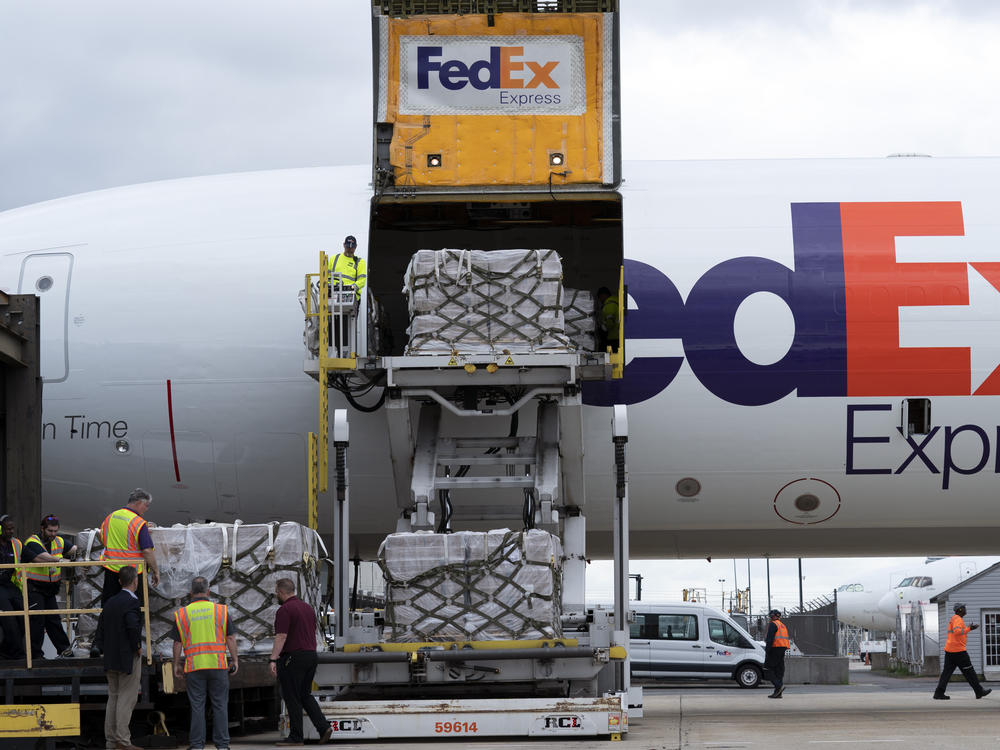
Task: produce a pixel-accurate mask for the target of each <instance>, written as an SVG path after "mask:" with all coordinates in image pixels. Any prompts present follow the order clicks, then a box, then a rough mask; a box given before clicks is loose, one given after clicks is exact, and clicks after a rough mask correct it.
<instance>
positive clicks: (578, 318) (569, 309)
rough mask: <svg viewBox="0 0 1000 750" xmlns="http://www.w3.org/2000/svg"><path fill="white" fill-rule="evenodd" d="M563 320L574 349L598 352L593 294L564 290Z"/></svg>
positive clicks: (583, 291)
mask: <svg viewBox="0 0 1000 750" xmlns="http://www.w3.org/2000/svg"><path fill="white" fill-rule="evenodd" d="M563 320H564V324H565V328H566V337H567V338H568V339H569V340H570V342H571V343H572V344H573V346H574V347H576V348H577V349H579V350H581V351H585V352H592V351H595V350H596V348H597V340H596V338H595V336H594V334H595V331H596V330H597V319H596V318H595V317H594V295H593V294H591V293H590V292H588V291H586V290H584V289H570V288H569V287H565V288H563Z"/></svg>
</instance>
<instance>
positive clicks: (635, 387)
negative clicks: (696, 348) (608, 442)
mask: <svg viewBox="0 0 1000 750" xmlns="http://www.w3.org/2000/svg"><path fill="white" fill-rule="evenodd" d="M625 284H626V287H627V291H628V296H629V297H631V298H632V299H634V300H635V303H636V307H637V308H638V309H636V310H629V311H628V313H627V314H626V316H625V340H626V342H627V341H628V340H629V339H632V340H635V339H677V338H680V337H681V335H682V333H683V330H684V329H683V325H684V301H683V300H682V299H681V295H680V292H678V291H677V287H675V286H674V283H673V282H672V281H671V280H670V279H668V278H667V277H666V276H664V275H663V273H662V272H661V271H659V270H658V269H656V268H654V267H653V266H650V265H647V264H645V263H640V262H639V261H637V260H626V261H625ZM621 309H623V310H624V309H625V305H622V306H621ZM625 348H626V353H627V352H628V345H627V343H626V347H625ZM683 362H684V358H683V357H636V358H635V359H633V360H632V361H631V362H629V363H628V364H627V365H625V374H624V378H623V379H622V380H616V381H613V382H585V383H584V384H583V402H584V403H585V404H589V405H590V406H613V405H614V404H637V403H639V402H640V401H645V400H646V399H650V398H652V397H653V396H655V395H656V394H657V393H659V392H660V391H662V390H663V389H664V388H666V387H667V386H668V385H670V383H671V382H672V381H673V379H674V377H676V375H677V371H678V370H679V369H680V367H681V364H682V363H683Z"/></svg>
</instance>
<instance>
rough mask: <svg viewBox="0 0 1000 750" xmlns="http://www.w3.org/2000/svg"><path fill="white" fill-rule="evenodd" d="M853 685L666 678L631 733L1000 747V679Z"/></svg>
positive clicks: (679, 738) (706, 742) (885, 680)
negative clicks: (978, 692) (774, 687)
mask: <svg viewBox="0 0 1000 750" xmlns="http://www.w3.org/2000/svg"><path fill="white" fill-rule="evenodd" d="M850 679H851V684H849V685H790V686H787V687H786V689H785V694H784V697H783V698H781V699H780V700H772V699H769V698H768V697H767V696H768V693H769V692H770V686H768V687H767V688H765V687H760V688H758V689H756V690H741V689H739V688H738V687H736V686H732V685H730V684H727V683H714V684H711V683H695V682H691V683H660V684H656V685H647V686H646V687H645V691H644V692H645V700H644V703H645V716H644V718H643V719H641V720H638V721H635V722H633V724H632V726H631V728H630V731H629V732H628V735H627V737H626V738H625V740H624V741H625V742H627V743H628V746H629V747H633V748H642V750H653V749H654V748H655V749H656V750H682V749H684V750H686V749H687V748H698V749H703V748H704V749H707V748H712V749H714V750H722V749H723V748H765V747H781V748H815V749H816V750H822V749H823V748H892V747H899V748H906V749H907V750H921V749H923V748H928V749H930V748H934V749H935V750H936V749H937V748H946V747H954V748H963V750H978V749H979V748H991V749H993V750H996V748H1000V690H997V689H995V688H998V687H1000V685H997V684H993V685H987V687H993V688H994V692H993V694H992V695H989V696H987V697H986V698H984V699H982V700H976V699H975V696H974V695H973V693H972V690H971V689H970V688H969V686H968V685H967V684H966V683H965V682H964V681H962V682H953V683H951V685H950V687H949V689H948V694H949V695H951V698H952V699H951V700H949V701H935V700H932V699H931V694H932V693H933V691H934V685H935V683H936V682H937V680H936V679H935V678H927V677H924V678H907V677H890V676H888V675H880V674H878V673H874V674H873V673H871V672H870V671H869V670H867V669H865V670H858V669H855V668H852V670H851V674H850ZM234 739H235V740H236V741H234V742H233V749H234V750H236V749H237V748H240V749H241V750H242V749H244V748H245V749H246V750H261V749H262V748H264V747H270V746H272V745H273V743H274V742H275V741H276V740H277V739H278V737H277V735H276V734H266V735H256V736H253V737H246V738H238V739H237V738H234ZM336 744H338V745H339V746H340V747H344V748H369V749H372V748H393V749H398V748H407V747H445V746H447V747H449V748H473V749H475V750H487V749H489V750H493V749H494V748H495V749H497V750H500V749H502V750H512V749H513V748H532V749H536V748H537V749H538V750H543V749H545V750H547V749H548V748H553V749H555V748H567V749H569V750H589V749H590V748H608V740H605V739H602V740H595V739H583V738H581V739H579V740H574V739H566V738H561V739H559V740H531V739H520V738H511V739H505V738H483V739H481V740H475V741H471V742H470V741H466V740H458V741H456V740H451V741H447V742H445V741H441V740H436V739H435V740H424V741H419V740H405V741H398V742H366V743H336Z"/></svg>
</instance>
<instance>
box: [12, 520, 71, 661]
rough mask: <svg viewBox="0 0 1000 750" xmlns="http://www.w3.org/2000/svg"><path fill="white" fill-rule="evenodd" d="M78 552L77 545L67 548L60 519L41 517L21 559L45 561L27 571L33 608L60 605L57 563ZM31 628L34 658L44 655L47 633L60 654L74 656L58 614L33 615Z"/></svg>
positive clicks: (56, 607) (50, 608)
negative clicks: (39, 527)
mask: <svg viewBox="0 0 1000 750" xmlns="http://www.w3.org/2000/svg"><path fill="white" fill-rule="evenodd" d="M75 554H76V545H73V546H72V547H70V548H69V549H68V550H67V549H66V542H65V540H64V539H63V538H62V537H61V536H59V519H58V518H56V517H55V516H52V515H49V516H45V518H43V519H42V524H41V533H40V534H32V535H31V536H29V537H28V538H27V539H25V540H24V548H23V549H22V550H21V562H23V563H44V564H43V565H36V566H32V567H30V568H25V570H24V577H25V592H24V593H25V595H26V596H27V597H28V606H29V607H30V608H31V609H33V610H37V611H42V610H49V611H51V610H55V609H58V608H59V604H58V602H57V601H56V595H57V594H58V593H59V584H60V583H61V582H62V568H60V567H59V565H58V563H59V562H61V561H62V560H63V559H64V557H73V556H74V555H75ZM53 563H55V564H53ZM30 627H31V658H32V659H40V658H41V657H42V642H43V641H44V640H45V636H46V634H47V635H48V636H49V640H50V641H52V645H53V647H55V650H56V653H57V654H59V655H60V656H63V657H71V656H73V649H72V648H71V647H70V642H69V638H68V637H67V636H66V631H65V630H63V626H62V621H61V620H60V619H59V615H58V614H50V615H32V616H31V621H30Z"/></svg>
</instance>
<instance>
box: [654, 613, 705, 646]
mask: <svg viewBox="0 0 1000 750" xmlns="http://www.w3.org/2000/svg"><path fill="white" fill-rule="evenodd" d="M653 637H654V638H658V639H661V640H667V641H696V640H698V617H697V616H696V615H660V616H659V623H658V628H657V633H656V634H655V635H653Z"/></svg>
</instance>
